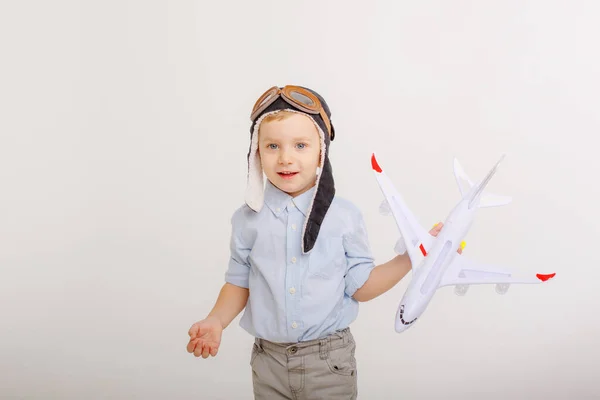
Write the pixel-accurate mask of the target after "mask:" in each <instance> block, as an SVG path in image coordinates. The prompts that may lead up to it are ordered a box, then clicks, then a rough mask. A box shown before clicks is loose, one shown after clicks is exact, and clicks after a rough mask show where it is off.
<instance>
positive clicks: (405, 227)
mask: <svg viewBox="0 0 600 400" xmlns="http://www.w3.org/2000/svg"><path fill="white" fill-rule="evenodd" d="M503 159H504V156H502V157H501V158H500V160H499V161H498V162H497V163H496V165H494V167H493V168H492V169H491V170H490V172H489V173H488V174H487V176H486V177H485V178H484V179H483V180H482V181H481V182H478V183H477V184H474V183H473V182H472V181H471V179H470V178H469V177H468V176H467V175H466V174H465V172H464V171H463V169H462V167H461V166H460V164H459V163H458V161H457V160H456V159H454V175H455V178H456V183H457V185H458V188H459V191H460V193H461V195H462V198H461V200H460V201H459V203H458V204H457V205H456V206H455V207H454V209H452V211H451V212H450V214H449V215H448V217H447V219H446V221H444V223H443V226H442V229H441V230H440V232H439V233H438V235H437V236H436V237H434V236H432V235H431V234H430V233H429V232H428V231H427V230H425V229H424V228H423V227H422V226H421V225H420V224H419V223H418V222H417V220H416V218H415V217H414V215H413V214H412V213H411V212H410V210H409V209H408V207H407V206H406V204H405V203H404V201H403V199H402V197H401V196H400V194H399V193H398V192H397V191H396V189H395V187H394V185H393V184H392V183H391V181H390V179H389V178H388V177H387V175H386V174H385V173H384V172H383V170H382V169H381V167H380V166H379V164H378V162H377V160H376V158H375V154H373V155H372V157H371V165H372V167H373V170H374V171H375V177H376V178H377V182H378V184H379V187H380V188H381V191H382V192H383V195H384V197H385V200H384V203H383V204H382V206H384V207H386V208H387V209H388V211H390V212H391V213H392V215H393V216H394V218H395V220H396V224H397V225H398V229H399V230H400V234H401V236H402V239H403V240H404V244H405V245H406V251H407V252H408V256H409V257H410V260H411V263H412V271H413V278H412V280H411V282H410V284H409V286H408V288H407V290H406V293H405V294H404V296H403V297H402V300H401V301H400V304H399V306H398V310H397V312H396V319H395V329H396V332H398V333H400V332H403V331H405V330H406V329H408V328H409V327H410V326H412V324H413V323H414V322H415V321H416V320H417V318H419V317H420V316H421V314H423V312H424V311H425V309H426V308H427V306H428V304H429V302H430V301H431V298H432V297H433V295H434V294H435V292H436V290H437V289H438V288H440V287H443V286H450V285H454V286H455V293H456V294H458V295H464V294H465V293H466V291H467V289H468V285H474V284H496V291H497V292H498V293H499V294H504V293H506V291H507V290H508V287H509V286H510V284H512V283H541V282H546V281H548V280H549V279H551V278H553V277H554V275H555V274H554V273H553V274H548V275H543V274H536V275H534V274H531V275H530V274H525V275H516V274H514V273H512V272H511V271H507V270H504V269H500V268H497V267H495V266H491V265H484V264H480V263H478V262H474V261H472V260H469V259H468V258H466V257H465V256H464V255H462V254H459V253H458V252H457V250H458V247H459V245H460V243H461V241H462V240H463V239H464V237H465V236H466V235H467V232H468V231H469V229H470V228H471V225H472V223H473V220H474V218H475V212H476V211H477V210H478V209H479V208H484V207H496V206H503V205H505V204H508V203H509V202H510V201H511V198H510V197H507V196H498V195H494V194H491V193H486V192H484V188H485V187H486V185H487V184H488V182H489V181H490V179H491V178H492V176H493V175H494V174H495V172H496V169H497V168H498V165H499V164H500V162H501V161H502V160H503ZM461 179H462V180H464V181H466V182H464V183H463V182H462V181H461ZM399 252H400V253H402V251H399Z"/></svg>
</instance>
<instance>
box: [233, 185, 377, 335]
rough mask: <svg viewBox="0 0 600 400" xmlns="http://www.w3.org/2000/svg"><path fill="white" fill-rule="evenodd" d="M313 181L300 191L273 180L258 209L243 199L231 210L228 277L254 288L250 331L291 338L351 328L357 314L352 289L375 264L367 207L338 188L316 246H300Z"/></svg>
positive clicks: (245, 324)
mask: <svg viewBox="0 0 600 400" xmlns="http://www.w3.org/2000/svg"><path fill="white" fill-rule="evenodd" d="M314 191H315V188H314V187H313V188H311V189H310V190H308V191H306V192H305V193H303V194H301V195H300V196H298V197H296V198H292V197H291V196H290V195H288V194H287V193H285V192H283V191H281V190H279V189H278V188H276V187H275V186H274V185H273V184H271V183H270V182H269V181H267V184H266V187H265V206H264V207H263V208H262V209H261V211H260V212H258V213H256V212H254V211H252V210H251V209H250V208H249V207H248V206H246V205H243V206H242V207H240V208H239V209H237V210H236V212H235V213H234V214H233V216H232V218H231V223H232V234H231V258H230V261H229V267H228V269H227V272H226V273H225V281H226V282H229V283H231V284H233V285H237V286H241V287H244V288H249V293H250V295H249V298H248V303H247V304H246V308H245V310H244V314H243V315H242V317H241V319H240V326H241V327H242V328H244V329H245V330H246V331H248V332H249V333H250V334H251V335H253V336H255V337H259V338H263V339H267V340H270V341H273V342H280V343H292V342H300V341H306V340H312V339H317V338H321V337H324V336H327V335H328V334H330V333H333V332H335V331H336V330H340V329H344V328H346V327H347V326H348V325H349V324H350V323H351V322H352V321H354V320H355V318H356V316H357V314H358V302H357V301H356V300H355V299H353V298H352V297H351V296H352V295H353V294H354V292H355V291H356V290H357V289H358V288H360V287H361V286H362V285H363V284H364V283H365V282H366V281H367V279H368V278H369V274H370V273H371V270H372V269H373V268H374V263H373V256H372V253H371V249H370V246H369V242H368V237H367V231H366V227H365V223H364V221H363V217H362V214H361V213H360V211H359V210H358V208H357V207H356V206H354V205H353V204H352V203H351V202H349V201H348V200H344V199H342V198H340V197H338V196H336V197H335V198H334V199H333V201H332V203H331V206H330V207H329V210H328V211H327V215H326V216H325V218H324V220H323V223H322V225H321V230H320V232H319V236H318V239H317V241H316V243H315V246H314V247H313V249H312V250H311V251H310V252H309V253H308V254H303V253H302V230H303V227H304V221H305V218H306V216H307V210H308V208H309V206H310V204H311V202H312V198H313V196H314Z"/></svg>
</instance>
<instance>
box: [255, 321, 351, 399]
mask: <svg viewBox="0 0 600 400" xmlns="http://www.w3.org/2000/svg"><path fill="white" fill-rule="evenodd" d="M355 348H356V346H355V343H354V338H353V337H352V334H351V333H350V328H346V329H344V330H342V331H340V332H337V333H335V334H332V335H330V336H328V337H326V338H323V339H317V340H312V341H307V342H301V343H273V342H269V341H267V340H264V339H256V340H255V343H254V345H253V348H252V355H251V357H250V365H251V366H252V383H253V386H254V398H255V399H261V400H262V399H270V400H272V399H275V400H276V399H290V400H292V399H293V400H309V399H333V400H336V399H344V400H346V399H352V400H354V399H356V397H357V385H356V383H357V371H356V359H355V358H354V350H355Z"/></svg>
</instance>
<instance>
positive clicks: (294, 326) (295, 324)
mask: <svg viewBox="0 0 600 400" xmlns="http://www.w3.org/2000/svg"><path fill="white" fill-rule="evenodd" d="M297 327H298V324H297V323H296V321H294V322H292V328H294V329H296V328H297Z"/></svg>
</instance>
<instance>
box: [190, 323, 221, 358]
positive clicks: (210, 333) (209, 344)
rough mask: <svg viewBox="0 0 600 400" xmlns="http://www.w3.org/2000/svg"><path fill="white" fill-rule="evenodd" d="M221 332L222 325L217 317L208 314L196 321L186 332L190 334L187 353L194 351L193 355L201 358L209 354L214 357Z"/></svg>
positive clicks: (217, 349) (219, 342)
mask: <svg viewBox="0 0 600 400" xmlns="http://www.w3.org/2000/svg"><path fill="white" fill-rule="evenodd" d="M222 333H223V326H222V325H221V321H220V320H219V319H218V318H217V317H214V316H210V317H207V318H206V319H203V320H202V321H198V322H196V323H195V324H194V325H192V327H191V328H190V330H189V332H188V334H189V335H190V341H189V342H188V345H187V351H188V353H194V356H196V357H200V356H202V358H207V357H208V355H209V354H210V355H211V356H213V357H215V356H216V355H217V352H218V351H219V345H220V344H221V334H222Z"/></svg>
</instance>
